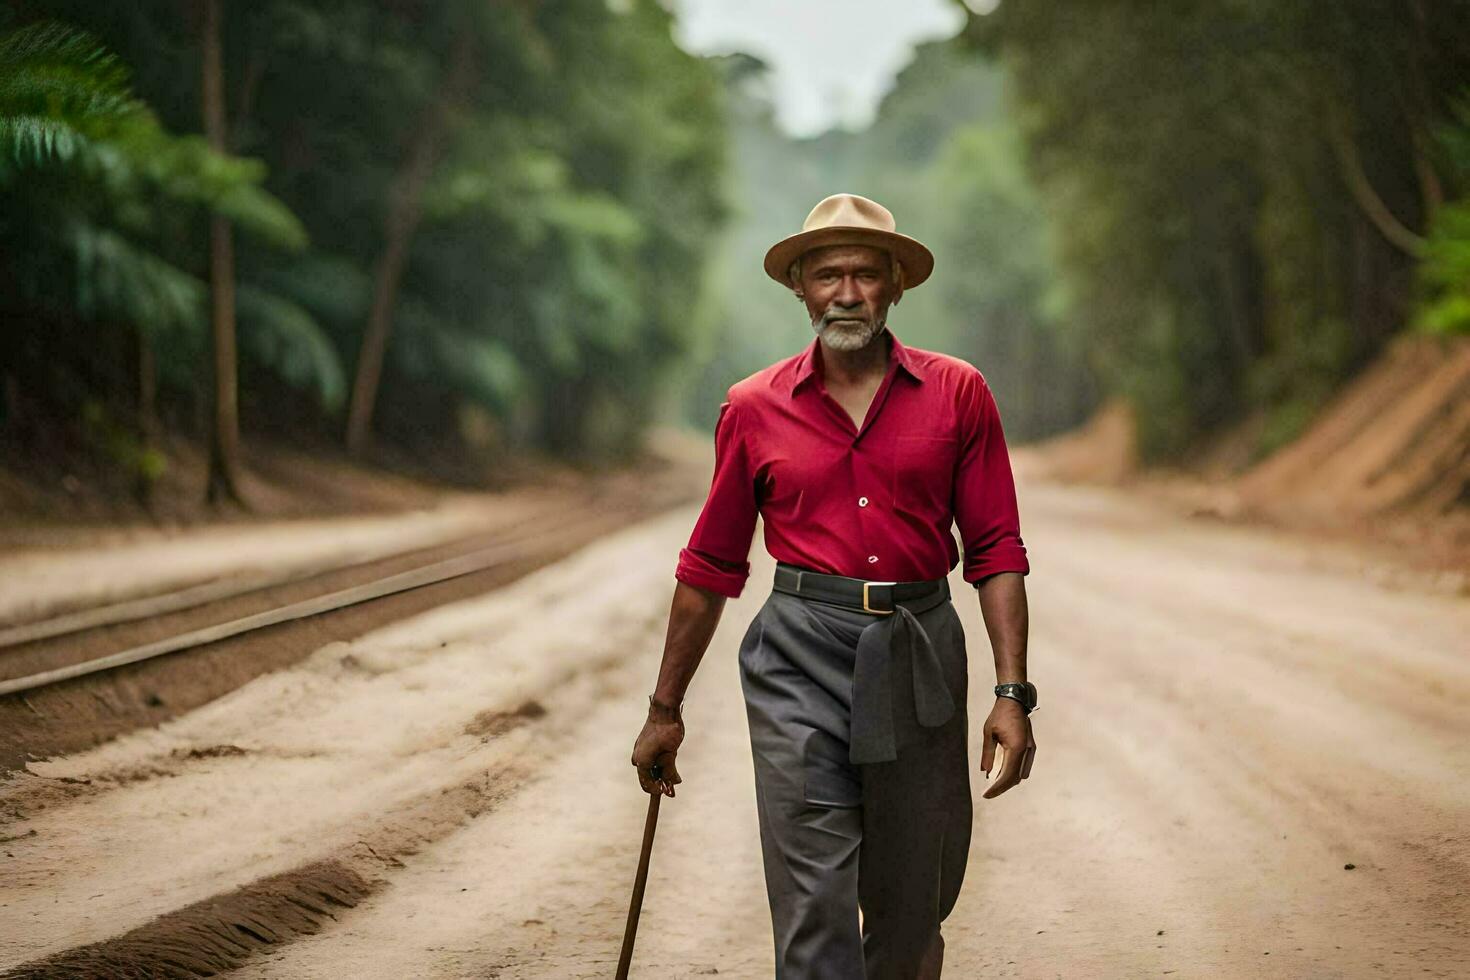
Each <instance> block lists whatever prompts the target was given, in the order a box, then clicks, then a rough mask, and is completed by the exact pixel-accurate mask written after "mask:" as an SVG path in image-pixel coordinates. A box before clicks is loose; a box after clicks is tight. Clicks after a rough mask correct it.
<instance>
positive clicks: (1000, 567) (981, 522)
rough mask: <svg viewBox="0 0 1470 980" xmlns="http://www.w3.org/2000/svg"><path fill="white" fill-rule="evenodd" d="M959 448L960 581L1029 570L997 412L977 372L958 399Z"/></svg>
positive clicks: (956, 492) (956, 503) (976, 582)
mask: <svg viewBox="0 0 1470 980" xmlns="http://www.w3.org/2000/svg"><path fill="white" fill-rule="evenodd" d="M960 411H961V419H960V433H961V436H960V438H961V440H962V442H961V445H960V452H959V461H958V462H957V464H956V467H955V483H954V501H953V505H954V515H955V523H956V524H957V525H958V526H959V529H960V538H961V540H962V541H963V543H964V571H963V573H962V574H963V575H964V579H965V581H966V582H970V583H972V584H974V585H979V584H980V582H981V581H983V580H984V579H986V578H988V577H989V576H991V575H994V574H996V573H997V572H1020V573H1021V574H1022V575H1025V574H1027V573H1028V572H1030V571H1031V564H1030V562H1029V561H1028V559H1027V557H1026V545H1025V543H1024V542H1023V541H1022V540H1021V516H1020V511H1019V509H1018V507H1017V504H1016V484H1015V480H1014V478H1013V477H1012V475H1011V457H1010V453H1009V452H1008V451H1007V449H1006V440H1005V433H1004V431H1003V430H1002V429H1001V424H1000V409H999V408H998V407H997V406H996V404H995V396H994V395H993V394H992V393H991V391H990V385H989V384H987V383H986V381H985V378H984V376H983V375H981V374H980V373H979V372H978V371H977V372H975V374H974V375H973V376H972V378H971V379H970V383H968V384H967V385H966V386H965V387H964V389H963V390H962V393H961V398H960Z"/></svg>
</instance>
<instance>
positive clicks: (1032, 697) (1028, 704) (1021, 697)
mask: <svg viewBox="0 0 1470 980" xmlns="http://www.w3.org/2000/svg"><path fill="white" fill-rule="evenodd" d="M995 696H996V697H998V698H1010V699H1011V700H1012V701H1015V702H1016V703H1018V704H1019V705H1020V706H1021V710H1022V711H1024V712H1026V714H1028V715H1029V714H1030V713H1031V712H1033V711H1035V710H1036V707H1037V705H1036V685H1035V684H1032V683H1031V682H1030V681H1024V682H1022V683H1019V684H1014V683H1013V684H997V685H995Z"/></svg>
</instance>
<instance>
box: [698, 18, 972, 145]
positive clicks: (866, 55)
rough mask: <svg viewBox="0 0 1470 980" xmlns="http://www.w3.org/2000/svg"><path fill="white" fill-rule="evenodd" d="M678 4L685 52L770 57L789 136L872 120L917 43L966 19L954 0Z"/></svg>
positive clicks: (949, 32)
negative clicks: (736, 52) (738, 53)
mask: <svg viewBox="0 0 1470 980" xmlns="http://www.w3.org/2000/svg"><path fill="white" fill-rule="evenodd" d="M977 3H979V0H977ZM980 5H981V6H984V4H983V3H980ZM973 6H975V4H972V7H973ZM673 8H674V10H675V11H676V12H677V15H678V22H677V24H676V26H675V31H674V37H675V38H676V39H677V41H678V43H679V44H680V45H681V46H682V47H683V48H684V49H685V50H686V51H691V52H694V53H696V54H726V53H728V52H731V51H745V52H748V53H750V54H753V55H756V56H758V57H760V58H762V59H763V60H765V61H766V62H768V63H769V64H770V65H771V68H772V84H773V87H774V89H775V93H776V97H777V101H778V105H777V108H776V120H777V122H778V123H779V124H780V126H781V128H782V129H784V130H785V131H786V132H787V133H789V134H790V135H792V136H813V135H816V134H817V133H820V132H822V131H824V130H827V129H830V128H832V127H834V126H846V127H848V128H852V129H861V128H862V127H864V126H866V125H867V124H868V123H869V122H871V121H872V118H873V113H874V112H875V111H876V109H877V108H878V102H879V101H880V100H881V99H882V98H883V94H884V93H885V92H887V91H888V88H889V86H890V85H892V83H893V79H894V76H895V75H897V74H898V72H899V71H900V70H901V69H902V68H903V67H904V66H905V65H906V64H908V62H909V60H910V58H911V56H912V53H913V48H914V45H915V44H919V43H922V42H924V41H929V40H934V39H937V38H945V37H951V36H953V35H954V34H955V33H956V32H958V31H959V29H960V26H961V24H962V23H963V21H964V11H962V10H960V9H958V8H957V7H956V6H955V5H954V3H953V2H952V0H904V2H897V0H675V2H674V4H673Z"/></svg>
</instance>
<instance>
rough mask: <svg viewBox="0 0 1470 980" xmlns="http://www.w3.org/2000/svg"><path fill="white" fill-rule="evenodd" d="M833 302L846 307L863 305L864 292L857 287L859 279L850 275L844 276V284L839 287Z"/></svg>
mask: <svg viewBox="0 0 1470 980" xmlns="http://www.w3.org/2000/svg"><path fill="white" fill-rule="evenodd" d="M833 302H834V303H836V304H837V305H838V306H841V307H844V308H846V309H851V308H853V307H854V306H862V305H863V294H862V292H861V291H860V290H859V289H858V288H857V280H856V279H853V278H850V277H848V278H844V279H843V280H842V284H841V285H840V286H838V287H837V295H836V296H835V297H833Z"/></svg>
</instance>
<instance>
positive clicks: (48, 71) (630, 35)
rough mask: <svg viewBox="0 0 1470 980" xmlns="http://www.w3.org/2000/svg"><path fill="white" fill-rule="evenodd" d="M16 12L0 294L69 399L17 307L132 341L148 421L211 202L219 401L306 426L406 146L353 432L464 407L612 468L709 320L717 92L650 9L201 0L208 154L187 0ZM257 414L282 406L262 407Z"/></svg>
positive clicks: (193, 306) (169, 390)
mask: <svg viewBox="0 0 1470 980" xmlns="http://www.w3.org/2000/svg"><path fill="white" fill-rule="evenodd" d="M16 10H17V12H18V16H19V18H20V20H21V21H22V22H24V21H27V20H31V21H35V23H27V24H24V25H23V26H22V27H21V28H20V29H19V30H18V31H12V32H10V33H8V34H5V35H4V43H3V44H0V66H3V67H0V150H3V151H4V154H3V161H0V249H3V251H4V254H5V258H4V259H0V281H3V282H4V283H5V284H7V285H13V286H15V287H16V288H14V289H10V290H7V291H6V292H5V294H4V296H3V298H0V304H3V305H5V306H6V307H7V309H8V311H10V312H15V313H17V314H18V315H20V316H21V317H22V319H30V320H32V321H35V322H36V323H37V324H38V325H37V327H36V328H35V330H34V335H35V336H36V338H37V342H36V343H35V344H33V345H31V347H28V348H27V349H28V350H30V349H34V350H35V351H36V353H35V355H34V356H36V357H37V358H41V359H48V360H59V361H62V362H65V363H69V364H71V365H72V367H74V368H75V369H76V373H77V374H78V375H80V376H83V385H84V386H85V385H94V384H95V383H96V382H95V381H94V380H93V379H92V378H91V377H90V373H91V370H92V369H91V367H90V366H89V365H87V364H86V363H85V361H86V357H85V356H84V355H83V354H82V353H81V352H78V351H70V350H60V349H58V350H50V351H47V350H45V346H44V343H43V342H42V341H41V340H40V335H41V334H42V333H43V332H44V331H43V328H41V327H40V326H39V325H40V324H41V323H44V322H45V321H46V320H47V318H57V319H66V320H70V319H72V318H83V319H85V320H88V321H92V322H93V323H94V324H95V329H96V330H97V331H109V330H115V329H116V328H117V327H118V326H119V325H126V326H127V327H128V328H130V329H132V330H136V331H137V332H138V333H139V334H140V335H141V336H142V337H144V338H146V339H147V341H148V342H149V343H150V344H151V345H153V348H154V349H155V350H156V351H157V353H158V361H159V374H160V381H161V385H162V390H161V392H160V397H161V399H162V401H163V402H164V405H163V408H164V410H165V411H167V410H168V409H169V408H170V406H171V405H172V406H173V407H174V408H181V407H182V408H188V407H189V406H192V405H194V404H197V402H198V401H199V399H200V397H201V393H202V391H203V390H204V388H205V385H206V383H207V379H208V376H209V375H208V371H207V368H206V364H207V361H206V360H205V354H206V352H207V349H208V337H207V330H206V316H205V313H206V307H205V297H206V295H207V290H206V288H205V285H204V281H203V280H204V277H205V275H206V272H207V268H206V263H205V259H206V255H207V249H206V247H205V246H206V241H207V237H206V235H207V229H206V219H207V218H208V217H210V216H212V215H218V216H222V217H225V218H227V219H229V221H230V223H231V225H232V226H233V227H235V228H238V229H240V230H241V231H242V232H244V234H241V235H238V236H236V256H237V271H238V279H239V286H238V289H237V297H236V299H237V319H238V330H239V348H240V356H241V361H242V363H241V378H242V380H243V381H244V383H245V384H246V386H247V388H248V387H252V386H253V387H255V388H258V389H261V390H258V391H250V390H246V391H244V392H242V396H243V397H242V404H243V405H245V406H246V415H245V418H244V422H245V424H246V425H247V426H250V425H251V424H259V425H269V424H272V423H273V422H275V421H280V422H289V424H291V425H292V426H293V427H294V426H296V425H298V424H299V421H298V420H297V419H287V418H285V417H284V413H285V412H286V411H294V410H296V409H297V408H299V407H300V406H301V405H302V403H303V402H302V400H301V399H297V398H290V399H277V398H273V397H271V388H272V386H275V385H278V386H279V387H280V388H281V389H284V390H289V391H299V392H305V393H309V394H310V396H311V399H312V400H313V401H314V402H315V403H316V404H317V405H319V406H320V414H321V417H320V418H318V419H316V420H314V421H316V422H318V423H325V424H328V425H330V426H331V427H332V428H334V429H335V428H336V427H337V422H338V420H337V419H336V418H334V416H335V415H337V414H338V413H340V412H341V410H342V407H343V403H344V401H345V398H344V395H345V392H346V390H347V388H348V383H347V378H346V371H345V369H344V367H345V366H347V365H353V364H356V363H357V361H358V355H359V350H360V347H361V344H362V337H363V331H364V327H365V325H366V321H367V316H368V310H369V308H370V306H371V303H372V298H373V296H374V293H375V290H377V289H378V288H379V286H380V283H379V281H378V279H377V277H378V275H379V273H380V270H381V268H382V262H383V256H384V254H385V250H386V249H387V247H388V241H387V239H388V234H387V230H386V229H387V228H388V225H389V223H390V214H392V213H394V212H393V209H394V204H395V201H396V200H397V196H398V195H401V194H408V195H409V196H410V197H412V196H413V194H414V193H415V192H414V190H413V189H412V187H411V186H410V185H411V184H412V183H413V182H412V181H408V180H407V175H408V174H409V173H410V171H411V169H412V166H413V161H415V160H417V159H427V160H428V161H429V163H430V166H429V169H428V173H427V177H426V179H425V180H424V181H423V182H422V184H421V185H419V186H420V187H421V190H422V193H421V196H420V197H419V198H418V200H417V207H416V208H414V209H411V210H413V211H414V212H416V213H415V217H416V219H417V220H416V222H415V223H413V225H412V228H411V230H410V231H409V233H408V234H406V235H405V236H404V244H405V247H406V250H407V257H406V261H405V263H404V267H403V271H402V280H401V285H400V288H399V289H398V291H397V303H396V305H395V308H394V310H393V316H392V322H393V326H392V332H391V334H390V339H389V346H388V354H387V359H386V363H385V367H384V376H383V382H382V389H381V394H380V400H379V406H378V411H377V412H376V413H375V418H376V420H377V423H378V428H379V433H380V435H381V436H382V437H384V438H386V439H390V440H398V441H400V442H403V443H405V444H408V445H411V446H413V445H421V444H424V443H426V442H430V441H433V440H436V439H438V438H441V435H440V434H441V433H453V432H455V431H457V430H458V429H459V420H460V419H462V418H463V417H465V416H464V412H463V411H462V409H464V408H465V407H466V406H470V407H472V408H473V409H475V410H476V411H479V412H481V413H485V412H488V413H489V414H490V415H493V416H497V417H499V420H500V421H501V422H502V423H503V424H504V425H505V427H506V429H507V430H508V431H510V432H512V433H513V434H514V436H515V437H517V438H521V439H525V440H528V441H534V442H539V443H541V444H543V445H544V446H547V447H549V448H552V449H556V450H559V451H562V452H565V453H568V454H578V455H582V456H596V455H613V454H615V453H617V452H620V451H622V450H624V449H626V448H627V447H628V446H630V445H632V444H633V443H634V442H636V439H637V436H638V433H639V431H640V429H641V428H642V426H643V425H644V424H646V422H647V420H648V418H649V416H650V415H651V414H652V412H653V410H654V406H655V405H656V404H657V402H658V400H659V398H660V387H661V385H662V383H663V380H664V377H665V376H666V375H667V374H668V373H669V372H670V371H671V369H672V368H673V367H675V366H676V365H677V364H678V363H679V361H680V359H681V357H683V356H684V354H685V353H686V352H687V351H688V350H689V349H690V347H691V346H692V345H694V344H695V343H696V342H697V338H698V334H699V331H700V330H701V329H708V327H709V325H710V324H711V323H712V321H710V320H708V319H707V313H705V312H702V311H700V310H698V309H695V308H696V307H698V304H697V303H696V302H695V301H694V299H693V297H696V296H698V295H699V294H700V293H701V292H702V290H703V285H702V280H703V276H704V272H705V268H706V255H707V253H708V251H709V248H710V241H711V239H712V237H713V232H714V229H715V228H716V226H717V225H718V223H719V222H720V221H721V220H722V218H723V215H724V213H725V205H724V202H723V200H722V199H721V196H720V192H719V183H720V174H721V170H722V167H723V165H724V146H725V134H724V129H723V117H722V115H721V112H722V107H721V101H720V91H719V81H718V77H717V75H716V73H715V70H714V68H713V66H711V65H710V64H708V63H706V62H704V61H702V60H701V59H698V58H695V57H692V56H690V55H688V54H687V53H685V52H683V51H681V50H680V49H679V48H678V47H677V46H676V45H675V44H674V43H673V39H672V36H671V32H670V23H671V15H670V14H669V12H668V11H667V10H666V9H665V8H664V7H663V6H662V5H661V4H659V3H658V2H655V0H637V2H631V3H626V4H622V5H620V6H619V7H618V9H616V10H614V9H612V8H611V7H609V5H608V4H606V3H604V2H602V0H571V2H569V3H565V4H558V5H510V6H505V5H485V4H483V3H478V2H471V0H450V2H446V3H442V4H435V5H428V6H425V5H402V4H378V3H364V2H362V0H320V2H311V3H307V2H304V0H265V2H262V3H258V4H226V5H224V24H223V30H222V32H221V38H222V41H223V47H224V60H225V71H224V77H225V82H226V91H225V93H224V95H225V98H224V103H225V106H226V107H227V114H228V120H227V123H228V125H227V129H228V140H229V146H230V148H231V153H229V154H219V153H216V152H214V151H212V150H211V149H210V148H209V146H208V145H207V144H206V142H205V141H204V139H203V138H202V137H201V136H199V135H198V134H197V130H198V128H199V125H200V122H199V121H200V116H201V114H200V100H201V92H200V90H199V85H200V76H199V57H200V52H199V42H198V37H197V34H196V32H197V29H198V22H197V19H196V18H195V17H194V16H193V14H192V13H191V12H190V11H188V10H185V9H183V8H181V7H179V6H178V5H177V4H174V3H166V2H163V0H140V2H138V3H133V4H125V5H123V4H97V3H95V2H93V0H18V5H17V8H16ZM40 15H44V16H45V18H46V19H47V23H50V22H51V19H52V18H59V19H61V20H63V21H65V22H67V23H69V24H72V25H75V26H74V27H67V28H62V27H60V26H59V25H52V26H45V25H44V24H42V23H40V20H39V17H40ZM461 61H462V62H463V64H464V65H467V67H468V71H467V72H465V73H464V75H463V80H462V84H460V85H459V86H458V87H457V88H456V87H454V86H451V85H450V79H451V75H452V72H451V68H452V66H454V65H455V64H458V63H460V62H461ZM125 64H126V65H129V66H131V68H132V69H133V72H134V74H132V75H130V74H129V72H128V71H126V70H124V68H123V66H124V65H125ZM441 118H442V119H443V120H444V123H445V124H444V125H442V126H439V125H437V121H438V120H439V119H441ZM36 120H40V122H37V121H36ZM7 127H8V128H7ZM425 147H427V148H428V150H429V152H428V154H427V156H425V155H424V154H423V153H422V152H421V151H422V150H424V148H425ZM406 188H407V189H406ZM21 241H26V242H40V243H41V246H40V247H39V248H30V249H20V248H17V247H15V246H16V245H17V243H19V242H21ZM62 283H65V288H58V287H59V286H60V285H61V284H62ZM692 309H693V310H694V312H691V310H692ZM702 317H705V319H701V318H702ZM22 373H24V372H22ZM611 403H623V404H624V405H625V406H626V408H625V410H622V411H618V412H612V411H609V410H608V408H607V406H608V405H609V404H611ZM276 404H281V405H289V406H291V408H290V409H284V408H283V409H280V410H279V411H281V412H282V415H283V417H280V418H279V419H277V418H272V417H270V416H271V413H272V412H273V411H276V409H275V407H274V406H275V405H276ZM252 412H255V413H260V414H259V415H257V416H255V420H254V421H253V420H252ZM119 417H123V416H119Z"/></svg>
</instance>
